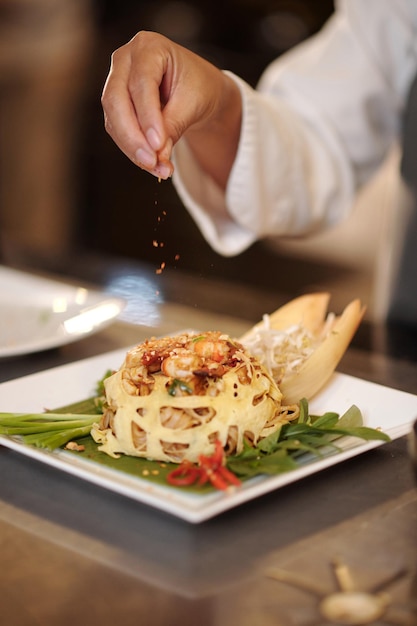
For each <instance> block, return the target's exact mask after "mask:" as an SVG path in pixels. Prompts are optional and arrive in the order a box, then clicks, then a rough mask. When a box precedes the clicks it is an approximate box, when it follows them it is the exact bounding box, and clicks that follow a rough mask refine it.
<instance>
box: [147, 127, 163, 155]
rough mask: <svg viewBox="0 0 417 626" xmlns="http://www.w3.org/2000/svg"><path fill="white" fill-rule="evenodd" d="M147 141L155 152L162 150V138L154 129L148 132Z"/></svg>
mask: <svg viewBox="0 0 417 626" xmlns="http://www.w3.org/2000/svg"><path fill="white" fill-rule="evenodd" d="M146 139H147V140H148V142H149V145H150V146H151V148H153V149H154V150H156V151H158V150H159V149H160V148H161V138H160V136H159V135H158V133H157V132H156V130H155V129H154V128H149V129H148V130H147V131H146Z"/></svg>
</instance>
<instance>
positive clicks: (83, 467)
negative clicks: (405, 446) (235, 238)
mask: <svg viewBox="0 0 417 626" xmlns="http://www.w3.org/2000/svg"><path fill="white" fill-rule="evenodd" d="M125 354H126V350H116V351H113V352H110V353H107V354H104V355H100V356H97V357H93V358H89V359H85V360H83V361H78V362H76V363H72V364H69V365H64V366H61V367H58V368H54V369H51V370H47V371H45V372H41V373H37V374H34V375H31V376H26V377H24V378H20V379H16V380H14V381H9V382H6V383H3V384H1V385H0V396H1V398H2V407H1V408H2V410H3V411H10V412H36V411H38V412H40V411H43V410H44V408H45V407H48V408H54V407H59V406H63V405H66V404H70V403H73V402H77V401H79V400H82V399H84V398H87V397H89V396H91V395H92V394H93V393H94V389H95V386H96V383H97V381H98V380H99V379H100V378H101V377H102V376H103V374H104V372H105V371H107V370H108V369H117V368H118V367H119V366H120V363H121V362H122V361H123V358H124V356H125ZM22 391H24V393H22ZM352 404H356V405H357V406H359V407H360V409H361V411H362V413H363V416H364V420H365V424H366V425H367V426H371V427H373V428H381V429H382V430H383V431H384V432H386V433H387V434H388V435H389V436H390V437H391V439H396V438H398V437H400V436H402V435H405V434H407V433H408V432H409V431H410V430H411V427H412V423H413V421H414V419H415V416H416V415H417V396H414V395H412V394H408V393H405V392H402V391H398V390H395V389H390V388H387V387H383V386H380V385H376V384H374V383H369V382H367V381H364V380H360V379H357V378H354V377H351V376H346V375H343V374H339V373H336V374H334V375H333V376H332V378H331V380H330V381H329V383H328V384H327V385H326V387H325V388H324V389H323V390H322V391H321V392H320V393H318V394H317V395H316V396H315V397H314V398H313V399H312V400H311V401H310V408H311V410H312V411H314V412H317V413H323V412H325V411H328V410H330V411H338V412H340V413H343V412H344V411H346V410H347V409H348V408H349V407H350V406H352ZM0 443H1V444H3V445H5V446H7V447H9V448H11V449H13V450H15V451H16V452H19V453H21V454H23V455H26V456H28V457H31V458H33V459H36V460H38V461H40V462H42V463H46V464H48V465H50V466H52V467H54V468H56V469H58V470H61V471H64V472H67V473H69V474H72V475H75V476H78V477H79V478H81V479H83V480H87V481H89V482H91V483H94V484H97V485H99V486H101V487H103V488H106V489H109V490H112V491H114V492H117V493H119V494H122V495H124V496H126V497H129V498H132V499H134V500H136V501H138V502H141V503H144V504H147V505H150V506H152V507H155V508H157V509H159V510H162V511H165V512H167V513H169V514H172V515H174V516H176V517H179V518H181V519H183V520H186V521H188V522H191V523H200V522H203V521H204V520H207V519H209V518H212V517H214V516H216V515H218V514H220V513H222V512H224V511H226V510H228V509H231V508H233V507H236V506H238V505H240V504H242V503H244V502H247V501H249V500H252V499H254V498H257V497H259V496H261V495H263V494H265V493H268V492H271V491H274V490H277V489H279V488H281V487H283V486H285V485H288V484H290V483H293V482H296V481H298V480H300V479H302V478H303V477H305V476H308V475H311V474H314V473H316V472H319V471H321V470H323V469H325V468H328V467H330V466H332V465H335V464H338V463H341V462H343V461H344V460H346V459H349V458H352V457H354V456H357V455H360V454H363V453H364V452H366V451H368V450H370V449H372V448H374V447H376V446H378V445H381V444H380V442H375V441H373V442H365V443H364V442H362V441H358V440H357V439H355V440H347V441H346V442H345V445H344V450H343V452H341V453H336V454H335V453H333V454H329V456H326V457H322V458H319V459H317V458H314V459H308V458H306V464H305V465H303V466H301V467H300V468H299V469H296V470H293V471H290V472H288V473H285V474H280V475H276V476H271V477H264V476H261V477H257V478H254V479H251V480H249V481H247V482H245V483H244V484H243V485H242V487H240V488H239V489H236V490H234V491H231V492H226V493H224V492H217V491H216V492H208V493H201V494H200V493H195V492H192V493H191V492H188V491H186V490H179V489H175V488H172V487H169V486H167V487H165V486H163V485H157V484H151V483H149V482H148V481H146V480H145V479H142V478H140V477H135V476H132V475H128V474H124V473H123V472H122V471H117V470H113V469H110V468H107V467H104V466H102V465H99V464H98V463H95V462H93V461H89V460H88V459H86V458H84V457H83V456H82V454H74V453H70V452H67V451H65V450H57V451H54V452H47V451H43V450H40V449H38V448H34V447H31V446H26V445H23V444H21V443H19V442H17V441H15V440H12V439H9V438H7V437H1V438H0Z"/></svg>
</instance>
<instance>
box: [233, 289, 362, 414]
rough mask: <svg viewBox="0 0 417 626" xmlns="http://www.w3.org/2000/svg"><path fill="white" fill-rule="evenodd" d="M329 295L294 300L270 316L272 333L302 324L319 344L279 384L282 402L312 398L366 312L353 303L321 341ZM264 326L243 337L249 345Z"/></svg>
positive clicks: (327, 378)
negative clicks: (254, 335) (252, 337)
mask: <svg viewBox="0 0 417 626" xmlns="http://www.w3.org/2000/svg"><path fill="white" fill-rule="evenodd" d="M329 301H330V294H329V293H326V292H321V293H312V294H307V295H304V296H300V297H298V298H295V299H294V300H291V301H290V302H288V303H287V304H285V305H284V306H282V307H281V308H279V309H278V310H277V311H275V312H274V313H271V315H270V316H269V323H270V327H271V329H273V330H281V331H285V330H286V329H288V328H290V327H291V326H293V325H294V324H299V325H301V326H302V327H303V328H305V329H306V330H307V331H309V332H310V333H311V334H312V335H313V337H315V338H317V341H318V345H317V347H316V348H315V350H314V351H313V352H312V353H311V354H310V356H308V357H307V358H306V360H304V362H303V363H302V364H301V365H300V367H299V368H298V369H297V370H296V371H291V372H289V373H288V374H285V373H284V375H283V377H282V378H281V380H279V381H276V382H277V383H278V385H279V388H280V390H281V392H282V394H283V403H285V404H288V405H290V404H294V403H298V402H299V401H300V400H301V398H307V399H310V398H312V397H313V396H314V395H315V394H316V393H317V392H318V391H319V390H320V389H321V388H322V387H323V386H324V385H325V384H326V383H327V381H328V380H329V378H330V377H331V375H332V374H333V372H334V371H335V369H336V367H337V365H338V364H339V361H340V359H341V358H342V356H343V355H344V353H345V352H346V349H347V347H348V346H349V344H350V342H351V340H352V337H353V335H354V334H355V332H356V330H357V328H358V326H359V324H360V322H361V320H362V318H363V315H364V313H365V307H363V306H362V305H361V303H360V301H359V300H353V301H352V302H351V303H350V304H348V305H347V307H346V308H345V309H344V311H343V313H342V314H341V315H340V316H335V318H334V320H333V321H332V322H331V326H330V328H329V329H328V330H327V332H326V334H325V336H324V337H323V339H322V340H320V335H321V334H322V333H323V330H324V329H325V326H326V324H327V323H328V322H327V321H326V317H327V310H328V304H329ZM262 325H263V322H259V323H258V324H256V325H255V326H254V327H253V328H252V329H251V330H249V331H248V332H247V333H245V335H243V336H242V337H241V338H240V341H241V343H243V344H244V345H245V344H246V345H248V343H249V341H250V338H251V336H253V334H254V333H256V331H257V330H258V329H260V328H261V327H262Z"/></svg>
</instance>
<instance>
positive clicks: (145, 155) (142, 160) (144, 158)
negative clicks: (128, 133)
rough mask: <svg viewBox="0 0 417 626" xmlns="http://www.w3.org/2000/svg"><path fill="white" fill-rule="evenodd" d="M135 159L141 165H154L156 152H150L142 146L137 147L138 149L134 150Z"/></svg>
mask: <svg viewBox="0 0 417 626" xmlns="http://www.w3.org/2000/svg"><path fill="white" fill-rule="evenodd" d="M135 161H136V163H137V164H138V165H143V166H145V167H148V168H150V167H155V164H156V154H151V153H150V152H147V151H146V150H144V149H143V148H139V150H137V151H136V152H135Z"/></svg>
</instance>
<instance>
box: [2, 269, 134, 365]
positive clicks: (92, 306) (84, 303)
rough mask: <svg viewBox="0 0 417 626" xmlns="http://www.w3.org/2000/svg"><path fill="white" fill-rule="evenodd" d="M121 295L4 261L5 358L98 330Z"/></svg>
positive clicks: (118, 305) (112, 316)
mask: <svg viewBox="0 0 417 626" xmlns="http://www.w3.org/2000/svg"><path fill="white" fill-rule="evenodd" d="M123 308H124V301H123V300H122V299H121V298H114V297H109V296H107V295H106V294H105V293H103V292H101V291H95V290H91V289H85V288H84V287H74V286H71V285H68V284H65V283H61V282H59V281H56V280H49V279H45V278H42V277H39V276H35V275H32V274H28V273H26V272H21V271H18V270H15V269H10V268H8V267H4V266H0V358H4V357H10V356H16V355H21V354H29V353H32V352H39V351H42V350H47V349H50V348H55V347H58V346H61V345H64V344H67V343H71V342H73V341H77V340H78V339H82V338H83V337H85V336H87V335H89V334H92V333H95V332H97V331H99V330H101V329H102V328H104V327H105V326H106V325H108V324H109V323H110V322H112V321H113V320H114V319H115V318H116V317H117V316H118V315H119V314H120V312H121V311H122V310H123Z"/></svg>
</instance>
